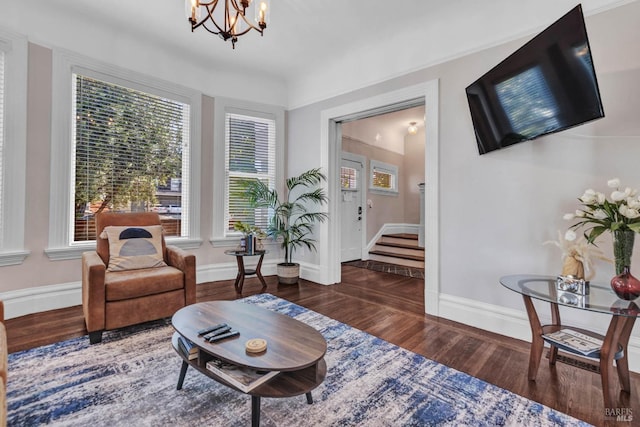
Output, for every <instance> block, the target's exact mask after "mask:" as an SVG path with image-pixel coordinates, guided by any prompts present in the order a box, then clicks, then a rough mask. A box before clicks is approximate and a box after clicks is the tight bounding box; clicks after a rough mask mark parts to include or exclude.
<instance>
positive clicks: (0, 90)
mask: <svg viewBox="0 0 640 427" xmlns="http://www.w3.org/2000/svg"><path fill="white" fill-rule="evenodd" d="M5 133H6V132H5V128H4V52H3V51H2V50H0V247H1V246H2V242H3V238H2V237H3V236H2V230H3V229H4V228H3V215H2V212H3V210H4V208H5V206H2V200H3V199H4V197H3V196H4V182H3V181H2V177H3V176H4V171H3V168H2V161H3V159H4V156H3V153H4V135H5Z"/></svg>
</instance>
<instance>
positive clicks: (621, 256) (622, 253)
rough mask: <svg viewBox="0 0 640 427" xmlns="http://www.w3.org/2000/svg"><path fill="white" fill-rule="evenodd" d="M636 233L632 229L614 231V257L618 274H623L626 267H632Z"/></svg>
mask: <svg viewBox="0 0 640 427" xmlns="http://www.w3.org/2000/svg"><path fill="white" fill-rule="evenodd" d="M635 237H636V233H635V232H634V231H631V230H616V231H614V232H613V257H614V259H615V263H616V275H618V274H622V272H623V271H624V268H625V267H631V255H632V254H633V243H634V241H635Z"/></svg>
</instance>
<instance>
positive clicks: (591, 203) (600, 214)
mask: <svg viewBox="0 0 640 427" xmlns="http://www.w3.org/2000/svg"><path fill="white" fill-rule="evenodd" d="M607 186H608V187H609V188H612V189H613V191H612V192H611V195H610V198H611V201H609V200H607V196H606V195H605V194H604V193H601V192H597V191H594V190H592V189H591V188H590V189H588V190H586V191H585V192H584V194H583V195H582V197H580V198H579V199H578V200H579V201H580V202H581V203H582V208H581V209H578V210H576V211H575V213H568V214H565V215H564V217H563V218H564V219H565V220H567V221H572V220H578V222H576V223H575V224H573V225H572V226H571V229H576V228H579V227H583V226H585V227H588V228H587V229H586V230H585V232H584V237H585V238H586V239H587V242H588V243H590V244H594V243H595V240H596V238H598V236H600V235H601V234H602V233H604V232H605V231H610V232H614V231H618V230H632V231H634V232H636V233H640V197H638V191H637V190H635V189H632V188H629V187H626V188H625V189H624V190H622V189H621V187H620V179H618V178H614V179H610V180H609V181H607Z"/></svg>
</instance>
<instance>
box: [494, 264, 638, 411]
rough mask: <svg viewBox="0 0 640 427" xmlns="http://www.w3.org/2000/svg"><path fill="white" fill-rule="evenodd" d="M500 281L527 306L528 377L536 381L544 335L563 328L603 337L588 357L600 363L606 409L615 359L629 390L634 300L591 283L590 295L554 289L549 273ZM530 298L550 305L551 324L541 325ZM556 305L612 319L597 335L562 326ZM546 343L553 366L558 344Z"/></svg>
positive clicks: (612, 403) (612, 399)
mask: <svg viewBox="0 0 640 427" xmlns="http://www.w3.org/2000/svg"><path fill="white" fill-rule="evenodd" d="M500 283H501V284H502V285H503V286H504V287H505V288H507V289H510V290H512V291H514V292H517V293H519V294H521V295H522V298H523V300H524V305H525V308H526V309H527V316H528V317H529V324H530V326H531V350H530V353H529V374H528V377H529V380H531V381H535V379H536V373H537V372H538V367H539V365H540V358H541V357H542V351H543V349H544V342H545V338H544V335H545V334H549V333H553V332H555V331H558V330H560V329H563V328H567V329H573V330H575V331H577V332H580V333H583V334H586V335H589V336H591V337H594V338H597V339H600V340H602V347H601V348H600V351H598V352H597V353H596V354H594V355H593V356H589V357H594V358H596V359H598V360H599V362H600V363H599V366H600V379H601V382H602V393H603V397H604V406H605V408H615V407H616V403H617V399H616V393H615V384H614V380H613V372H612V371H613V367H614V366H613V365H614V361H615V368H616V370H617V372H618V379H619V382H620V387H621V388H622V390H623V391H624V392H626V393H629V392H630V391H631V382H630V376H629V361H628V359H627V355H628V351H627V346H628V344H629V337H630V335H631V330H632V329H633V325H634V323H635V321H636V319H637V318H638V317H639V316H640V308H639V307H638V306H637V305H636V303H634V302H632V301H624V300H621V299H618V297H617V296H616V294H614V293H613V291H612V290H611V288H610V287H608V286H600V285H594V284H591V285H590V290H589V294H588V295H585V296H579V295H575V294H570V293H566V292H562V291H559V290H558V289H557V288H556V278H555V277H552V276H540V275H531V274H520V275H511V276H504V277H501V278H500ZM532 299H537V300H540V301H544V302H547V303H549V304H550V307H551V324H550V325H542V324H541V323H540V319H539V317H538V313H537V311H536V308H535V306H534V305H533V301H532ZM558 306H563V307H570V308H575V309H578V310H585V311H591V312H595V313H603V314H608V315H610V316H611V321H610V322H609V328H608V329H607V332H606V334H605V335H600V334H596V333H594V332H591V331H588V330H584V329H579V328H575V327H571V326H567V325H563V324H562V322H561V321H560V310H559V309H558ZM549 344H550V345H551V349H550V353H549V364H551V365H553V364H555V362H556V358H557V355H558V346H557V345H556V344H554V343H551V342H550V343H549ZM562 350H563V351H567V352H569V353H573V354H575V355H577V356H583V355H581V354H580V353H579V352H578V351H571V350H570V349H569V348H562ZM583 357H584V356H583Z"/></svg>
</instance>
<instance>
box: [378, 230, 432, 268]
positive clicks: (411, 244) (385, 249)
mask: <svg viewBox="0 0 640 427" xmlns="http://www.w3.org/2000/svg"><path fill="white" fill-rule="evenodd" d="M369 259H371V260H375V261H380V262H386V263H389V264H397V265H404V266H407V267H418V268H424V248H421V247H419V246H418V235H417V234H407V233H401V234H383V235H382V236H381V237H380V239H379V240H378V241H377V242H376V244H375V245H374V246H373V248H372V249H371V250H370V251H369Z"/></svg>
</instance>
